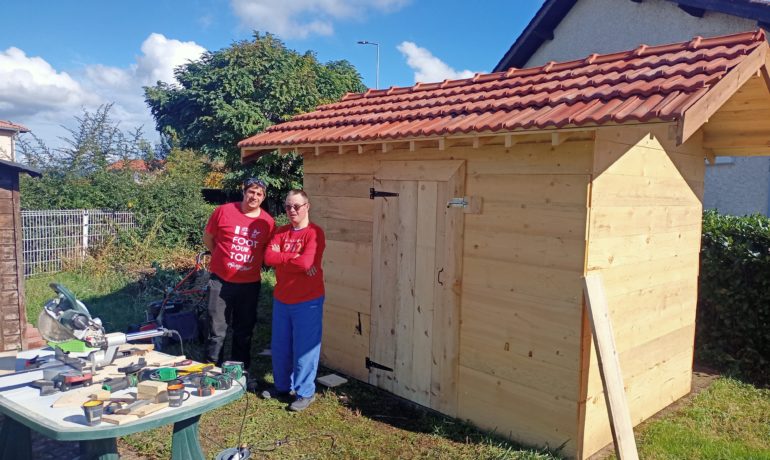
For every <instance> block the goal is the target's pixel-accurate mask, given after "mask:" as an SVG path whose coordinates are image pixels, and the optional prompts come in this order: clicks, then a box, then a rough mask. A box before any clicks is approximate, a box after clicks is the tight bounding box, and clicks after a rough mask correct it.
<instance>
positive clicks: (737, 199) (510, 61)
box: [495, 0, 770, 215]
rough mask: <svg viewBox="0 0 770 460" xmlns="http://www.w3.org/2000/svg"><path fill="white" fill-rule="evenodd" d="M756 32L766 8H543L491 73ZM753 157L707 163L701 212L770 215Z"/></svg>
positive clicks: (760, 160) (768, 21)
mask: <svg viewBox="0 0 770 460" xmlns="http://www.w3.org/2000/svg"><path fill="white" fill-rule="evenodd" d="M759 27H761V28H764V29H767V28H768V27H770V1H768V0H709V1H704V0H643V1H642V0H546V1H545V3H543V6H542V7H541V8H540V10H539V11H538V12H537V14H536V15H535V17H534V18H533V19H532V20H531V21H530V23H529V25H527V27H526V28H525V29H524V31H523V32H522V34H521V35H520V36H519V37H518V38H517V39H516V41H515V42H514V43H513V45H512V46H511V48H510V49H509V50H508V52H507V53H506V54H505V56H503V58H502V59H501V60H500V62H499V63H498V64H497V66H496V67H495V71H496V72H498V71H503V70H506V69H508V68H510V67H520V68H523V67H533V66H539V65H543V64H545V63H547V62H549V61H564V60H570V59H579V58H584V57H586V56H588V55H589V54H590V53H611V52H614V51H621V50H625V49H630V48H633V47H636V46H638V45H640V44H642V43H644V44H646V45H659V44H663V43H673V42H679V41H684V40H688V39H690V38H691V37H694V36H696V35H700V36H703V37H709V36H714V35H725V34H730V33H737V32H744V31H747V30H755V29H757V28H759ZM761 115H762V116H765V117H770V113H764V114H761ZM736 122H737V121H736ZM759 155H760V153H757V154H756V155H754V156H733V155H730V154H729V152H725V156H716V158H713V159H712V160H711V161H709V163H708V165H707V167H706V186H705V195H704V200H703V205H704V207H705V208H707V209H717V210H719V211H720V212H722V213H726V214H734V215H745V214H753V213H762V214H765V215H770V157H767V156H759Z"/></svg>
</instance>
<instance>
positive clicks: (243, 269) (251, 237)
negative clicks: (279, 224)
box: [206, 203, 275, 283]
mask: <svg viewBox="0 0 770 460" xmlns="http://www.w3.org/2000/svg"><path fill="white" fill-rule="evenodd" d="M274 226H275V223H274V222H273V218H272V217H271V216H270V214H268V213H267V211H265V210H264V209H263V210H262V211H261V212H260V213H259V217H249V216H247V215H246V214H244V213H243V211H241V204H240V203H228V204H223V205H222V206H219V207H218V208H217V209H215V210H214V212H213V213H212V214H211V217H209V221H208V224H206V233H209V234H211V235H213V236H214V251H213V252H212V253H211V263H210V264H209V270H210V271H211V273H214V274H215V275H217V276H218V277H220V278H222V279H223V280H225V281H229V282H231V283H253V282H255V281H259V279H260V270H261V269H262V256H263V255H264V253H265V245H266V244H267V242H268V241H270V236H271V235H272V233H273V227H274Z"/></svg>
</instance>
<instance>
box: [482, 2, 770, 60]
mask: <svg viewBox="0 0 770 460" xmlns="http://www.w3.org/2000/svg"><path fill="white" fill-rule="evenodd" d="M633 1H636V2H640V1H641V0H633ZM669 1H671V2H672V3H676V4H677V5H678V6H679V7H680V8H682V9H683V10H684V11H686V12H687V13H689V14H691V15H694V16H699V17H700V16H702V15H703V12H704V11H713V12H716V13H723V14H729V15H732V16H737V17H739V18H746V19H752V20H755V21H757V25H758V26H759V27H762V28H765V29H767V28H769V27H770V0H709V1H703V0H669ZM575 3H577V0H546V1H545V2H544V3H543V5H542V6H541V7H540V9H539V10H538V11H537V13H535V16H534V17H533V18H532V20H531V21H529V24H527V27H525V28H524V31H522V33H521V35H519V37H518V38H517V39H516V41H515V42H513V45H511V47H510V49H508V51H507V52H506V53H505V56H503V58H502V59H500V62H498V63H497V65H496V66H495V71H496V72H498V71H502V70H506V69H508V68H510V67H521V66H523V65H524V64H526V62H527V61H529V58H531V57H532V55H533V54H535V51H537V50H538V48H540V46H541V45H542V44H543V43H544V42H545V41H546V40H553V36H554V31H555V30H556V27H557V26H558V25H559V24H560V23H561V21H562V20H563V19H564V18H565V17H566V16H567V14H569V12H570V10H571V9H572V7H573V6H575Z"/></svg>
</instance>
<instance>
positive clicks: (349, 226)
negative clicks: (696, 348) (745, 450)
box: [238, 31, 770, 459]
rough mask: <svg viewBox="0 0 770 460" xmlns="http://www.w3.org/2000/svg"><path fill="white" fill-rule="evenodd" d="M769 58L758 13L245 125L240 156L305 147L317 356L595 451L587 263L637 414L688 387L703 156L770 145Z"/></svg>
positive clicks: (527, 434) (493, 424)
mask: <svg viewBox="0 0 770 460" xmlns="http://www.w3.org/2000/svg"><path fill="white" fill-rule="evenodd" d="M768 55H769V52H768V44H767V41H766V38H765V35H764V32H762V31H755V32H749V33H743V34H737V35H729V36H720V37H715V38H700V37H696V38H694V39H692V40H690V41H687V42H683V43H678V44H672V45H664V46H640V47H638V48H636V49H632V50H630V51H624V52H617V53H613V54H605V55H600V54H589V55H588V56H587V57H584V58H581V59H579V60H574V61H568V62H561V63H548V64H545V65H543V66H538V67H534V68H529V69H510V70H507V71H503V72H496V73H492V74H478V75H476V76H474V77H472V78H468V79H463V80H452V81H444V82H438V83H418V84H416V85H415V86H412V87H404V88H395V87H394V88H389V89H382V90H369V91H367V92H366V93H364V94H348V95H346V96H345V97H344V98H343V99H342V100H341V101H339V102H337V103H333V104H328V105H323V106H320V107H318V108H317V109H316V110H315V111H313V112H310V113H306V114H301V115H298V116H296V117H294V118H293V119H291V120H290V121H288V122H285V123H282V124H279V125H275V126H271V127H270V128H268V129H267V130H265V132H263V133H260V134H257V135H255V136H253V137H250V138H248V139H245V140H243V141H241V142H240V143H239V144H238V145H239V147H240V148H241V156H242V160H243V161H244V162H250V161H254V160H255V159H257V158H258V157H259V156H260V155H262V154H263V153H265V152H268V151H278V152H279V153H288V152H291V151H295V152H298V153H300V154H301V155H303V160H304V172H305V176H304V187H305V190H307V192H308V193H309V195H310V199H311V203H312V211H311V214H312V219H313V220H314V221H316V222H318V223H319V224H320V225H321V226H322V227H323V228H324V230H325V232H326V240H327V249H326V253H325V256H324V273H325V278H326V289H327V290H326V305H325V307H324V333H323V334H324V335H323V349H322V360H323V362H324V364H325V365H326V366H329V367H330V368H332V369H336V370H338V371H340V372H343V373H345V374H347V375H349V376H352V377H355V378H357V379H360V380H363V381H366V382H369V383H371V384H373V385H376V386H378V387H380V388H383V389H385V390H387V391H390V392H393V393H395V394H397V395H399V396H402V397H404V398H406V399H408V400H411V401H414V402H416V403H419V404H422V405H424V406H427V407H430V408H432V409H435V410H438V411H440V412H442V413H445V414H448V415H450V416H454V417H458V418H461V419H467V420H470V421H472V422H473V423H475V424H477V425H478V426H480V427H483V428H486V429H489V430H493V431H494V432H495V433H498V434H501V435H505V436H508V437H511V438H513V439H516V440H518V441H521V442H524V443H527V444H537V445H546V444H547V445H549V446H551V447H554V448H556V447H559V446H562V450H561V453H562V454H563V455H566V456H568V457H574V458H579V459H584V458H587V457H589V456H590V455H592V454H593V453H594V452H596V451H597V450H598V449H600V448H601V447H603V446H605V445H606V444H608V443H609V442H611V440H612V438H611V432H610V428H609V424H608V416H607V411H606V408H605V407H606V406H605V399H604V392H603V386H602V382H601V379H600V375H599V370H598V366H597V360H596V354H595V352H594V347H593V345H592V343H593V340H592V336H591V332H590V328H589V323H588V320H587V316H586V307H585V303H584V299H583V291H582V281H581V280H582V278H583V277H584V276H585V275H586V274H589V273H596V272H598V273H600V274H601V275H602V277H603V279H604V283H605V291H606V297H607V300H608V303H609V308H610V314H611V317H612V319H613V327H614V329H615V334H616V337H615V340H616V346H617V351H618V354H619V360H620V364H621V369H622V371H623V379H624V383H625V387H626V394H627V399H628V405H629V409H630V413H631V417H632V420H633V423H634V424H638V423H640V422H641V421H643V420H645V419H647V418H648V417H650V416H652V415H653V414H654V413H656V412H657V411H659V410H661V409H662V408H664V407H666V406H667V405H669V404H671V403H672V402H673V401H675V400H677V399H678V398H680V397H682V396H683V395H685V394H687V393H688V392H689V391H690V384H691V378H692V359H693V342H694V334H695V311H696V300H697V289H698V270H699V260H698V259H699V250H700V238H701V222H702V201H703V180H704V174H705V163H704V161H703V159H704V157H707V156H710V155H724V154H726V153H728V154H730V155H756V154H763V155H770V145H769V144H768V142H767V140H768V138H770V118H768V117H764V116H760V115H761V114H764V113H767V111H770V92H769V91H768V85H770V67H769V65H770V64H768V62H769V61H768V59H769V58H768ZM736 120H747V121H746V122H745V123H736ZM748 120H751V121H748ZM738 146H740V147H738Z"/></svg>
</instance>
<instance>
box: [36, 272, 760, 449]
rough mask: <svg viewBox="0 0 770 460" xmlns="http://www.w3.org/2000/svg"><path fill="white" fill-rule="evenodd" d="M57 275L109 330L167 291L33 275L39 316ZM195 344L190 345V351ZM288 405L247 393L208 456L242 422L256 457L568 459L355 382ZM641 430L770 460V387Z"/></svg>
mask: <svg viewBox="0 0 770 460" xmlns="http://www.w3.org/2000/svg"><path fill="white" fill-rule="evenodd" d="M52 281H56V282H60V283H63V284H64V285H65V286H67V287H69V288H70V289H71V290H72V291H73V292H74V293H75V294H76V295H77V296H78V297H79V298H80V299H81V300H83V301H84V303H85V304H86V305H87V306H88V307H89V309H90V310H91V311H92V313H93V314H94V315H95V316H100V317H102V319H103V320H104V323H105V324H106V325H107V327H108V330H123V329H125V327H126V326H127V325H128V324H131V323H136V322H140V321H141V320H142V319H143V318H144V305H145V304H146V302H147V301H148V299H151V298H154V297H157V295H158V293H159V292H160V291H158V290H157V288H156V287H153V286H154V284H153V283H152V282H148V281H147V280H144V281H140V279H139V278H137V277H135V276H129V275H125V274H119V273H116V272H110V271H104V272H102V273H100V274H99V275H94V274H85V273H77V272H67V273H60V274H57V275H53V276H44V277H38V278H32V279H30V280H27V283H26V296H27V305H28V307H27V308H28V312H29V316H30V318H31V319H33V317H34V318H36V317H37V312H39V311H40V307H41V306H42V304H43V302H44V301H45V300H46V299H48V298H50V297H51V296H52V293H53V291H51V290H50V288H48V283H50V282H52ZM273 282H274V280H273V277H272V274H270V273H268V274H266V276H265V281H264V284H263V287H264V288H263V293H262V305H261V307H260V312H259V315H260V323H259V325H258V328H257V334H256V337H255V340H254V348H253V355H255V358H254V361H253V363H252V369H254V373H255V376H256V377H257V379H258V381H259V382H260V384H261V385H262V386H267V385H269V384H270V383H271V382H272V375H271V373H270V359H269V357H261V356H256V355H257V353H258V352H259V351H261V350H262V349H264V348H268V347H269V333H270V331H269V316H270V312H269V305H270V296H271V292H272V283H273ZM196 351H197V349H196V348H195V347H188V349H187V350H186V352H187V353H188V355H191V356H192V357H196V356H195V354H196ZM322 372H325V370H322ZM285 406H286V405H285V404H284V403H281V402H279V401H264V400H261V399H258V398H256V397H255V396H254V395H253V394H249V395H247V397H245V398H242V399H241V400H239V401H237V402H235V403H232V404H230V405H229V406H227V407H223V408H221V409H219V410H216V411H213V412H211V413H208V414H206V415H204V416H203V417H202V418H201V444H202V446H203V447H204V450H205V451H206V453H207V455H208V456H209V457H213V456H214V455H215V454H216V453H217V452H219V451H220V450H222V449H224V448H227V447H233V446H235V445H236V444H237V442H238V439H239V430H240V427H241V423H242V422H243V433H242V436H241V438H240V440H241V442H245V443H247V444H249V445H250V446H251V448H252V449H254V450H256V451H258V452H257V455H256V456H252V458H267V459H277V458H281V459H300V458H315V459H337V458H355V459H358V458H361V459H367V458H371V459H377V458H426V459H428V458H430V459H433V458H448V459H554V458H560V457H559V456H558V452H549V451H545V450H536V449H527V448H523V447H521V446H518V445H516V444H515V443H511V442H509V441H507V440H505V439H503V438H501V437H498V436H495V435H494V434H493V433H487V432H482V431H480V430H478V429H475V428H474V427H473V426H471V425H469V424H466V423H463V422H461V421H458V420H454V419H449V418H446V417H443V416H440V415H438V414H436V413H433V412H430V411H427V410H424V409H421V408H419V407H415V406H413V405H411V404H408V403H405V402H403V401H401V400H399V399H397V398H394V397H392V396H390V395H389V394H387V393H384V392H381V391H379V390H377V389H375V388H373V387H371V386H369V385H366V384H363V383H360V382H356V381H350V382H349V383H347V384H345V385H342V386H340V387H337V388H336V389H334V390H326V391H323V392H322V393H321V394H319V395H318V398H317V401H316V403H315V404H314V405H313V406H311V408H310V409H308V410H307V411H306V412H303V413H301V414H295V413H291V412H288V411H287V410H285ZM244 414H246V417H245V421H244ZM636 436H637V440H638V446H639V451H640V458H644V459H770V391H769V390H760V389H757V388H754V387H752V386H750V385H746V384H743V383H740V382H737V381H735V380H731V379H727V378H720V379H717V380H716V382H715V383H714V384H713V385H712V386H711V387H710V388H709V389H707V390H705V391H704V392H702V393H701V394H700V395H698V396H697V397H695V398H694V399H693V400H692V402H691V403H689V404H688V405H686V406H684V407H682V408H681V409H679V410H677V411H675V412H672V413H670V414H668V415H666V416H664V417H663V418H661V419H657V420H654V421H651V422H648V423H646V424H644V425H643V426H642V427H638V428H637V429H636ZM170 439H171V431H170V427H165V428H161V429H157V430H154V431H151V432H147V433H141V434H136V435H132V436H128V437H126V438H123V439H121V440H120V442H119V445H120V446H121V448H123V449H126V448H127V449H130V450H131V451H133V452H135V453H136V454H139V455H141V456H146V457H147V458H151V459H163V458H168V457H169V455H170Z"/></svg>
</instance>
